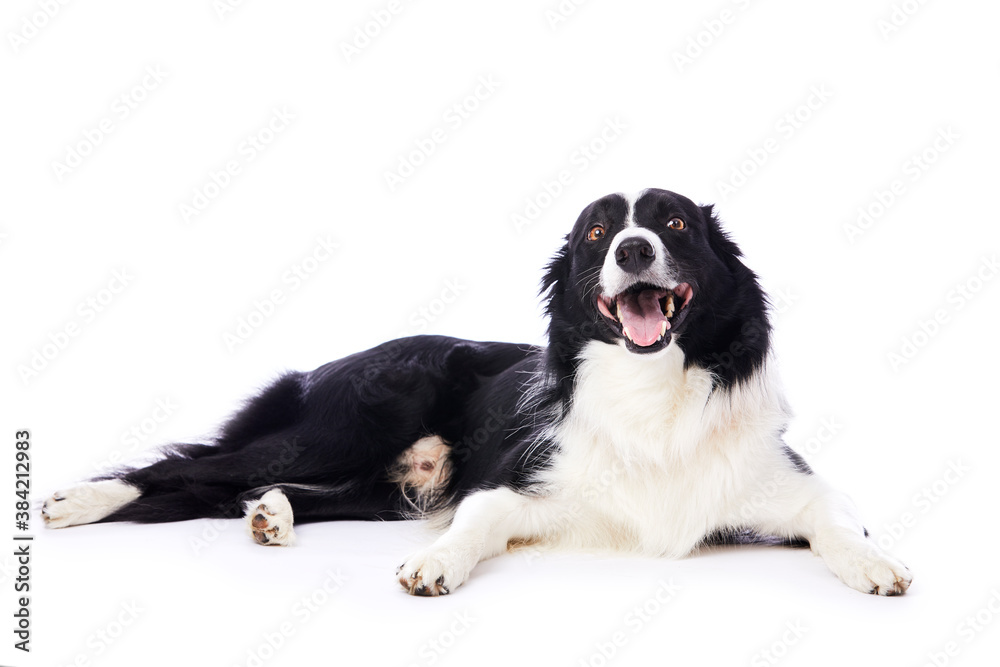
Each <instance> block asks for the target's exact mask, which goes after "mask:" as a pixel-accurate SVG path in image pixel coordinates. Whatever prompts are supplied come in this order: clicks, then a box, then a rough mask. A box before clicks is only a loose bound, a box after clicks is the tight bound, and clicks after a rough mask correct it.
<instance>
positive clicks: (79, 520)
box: [42, 479, 140, 528]
mask: <svg viewBox="0 0 1000 667" xmlns="http://www.w3.org/2000/svg"><path fill="white" fill-rule="evenodd" d="M139 495H140V492H139V489H137V488H136V487H134V486H132V485H131V484H126V483H125V482H123V481H121V480H117V479H106V480H102V481H100V482H84V483H83V484H78V485H76V486H73V487H70V488H69V489H66V490H65V491H56V492H55V493H54V494H53V495H52V497H50V498H49V499H48V500H46V501H45V502H44V503H43V504H42V518H43V519H44V520H45V525H46V526H48V527H49V528H65V527H67V526H79V525H82V524H85V523H94V522H95V521H100V520H101V519H103V518H104V517H106V516H109V515H110V514H113V513H114V512H115V510H117V509H119V508H121V507H124V506H125V505H128V504H129V503H130V502H132V501H133V500H135V499H136V498H138V497H139Z"/></svg>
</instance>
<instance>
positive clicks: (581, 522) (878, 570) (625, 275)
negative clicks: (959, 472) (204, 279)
mask: <svg viewBox="0 0 1000 667" xmlns="http://www.w3.org/2000/svg"><path fill="white" fill-rule="evenodd" d="M542 291H543V294H544V296H545V298H546V302H547V312H548V315H549V318H550V323H549V333H548V335H549V345H548V347H547V348H537V347H532V346H527V345H516V344H511V343H482V342H472V341H466V340H457V339H453V338H445V337H439V336H417V337H413V338H405V339H401V340H396V341H392V342H389V343H385V344H383V345H380V346H379V347H376V348H374V349H371V350H368V351H366V352H361V353H358V354H355V355H352V356H349V357H346V358H344V359H341V360H339V361H334V362H332V363H329V364H326V365H325V366H321V367H320V368H317V369H316V370H314V371H311V372H308V373H290V374H287V375H285V376H283V377H281V378H280V379H279V380H278V381H276V382H275V383H274V384H273V385H271V386H270V387H269V388H268V389H266V390H265V391H263V392H262V393H261V394H260V395H258V396H256V397H255V398H253V399H251V400H250V401H249V402H248V403H247V405H246V406H245V407H244V408H243V409H242V410H241V411H240V412H239V413H237V414H236V415H235V416H234V417H233V418H232V419H231V420H230V421H229V422H228V423H227V424H226V425H225V426H224V427H223V429H222V431H221V435H220V436H219V437H218V438H217V440H216V442H214V443H213V444H184V445H175V446H173V447H171V448H170V449H169V450H168V453H167V455H166V456H165V458H163V459H162V460H160V461H158V462H156V463H153V464H152V465H150V466H148V467H145V468H139V469H129V470H125V471H122V472H121V473H119V474H117V475H115V476H113V477H108V478H105V479H101V480H98V481H92V482H87V483H84V484H81V485H78V486H75V487H72V488H69V489H67V490H65V491H61V492H59V493H56V494H55V495H54V496H52V497H51V498H49V500H47V501H46V502H45V504H44V507H43V509H42V514H43V516H44V518H45V521H46V522H47V523H48V525H49V526H50V527H53V528H61V527H64V526H72V525H77V524H84V523H93V522H97V521H139V522H162V521H178V520H184V519H195V518H199V517H227V516H228V517H234V516H242V517H243V520H244V521H245V522H246V525H247V529H248V531H249V532H250V534H251V535H252V536H253V538H254V539H255V540H256V541H257V542H258V543H260V544H265V545H287V544H290V543H291V542H292V540H293V536H294V534H293V528H292V526H293V515H294V519H295V520H297V521H300V522H305V521H323V520H331V519H402V518H410V517H431V518H436V519H439V520H441V522H442V523H444V524H446V525H447V526H448V528H447V530H446V531H445V532H444V533H443V534H442V535H441V536H440V537H439V538H438V539H437V541H435V542H434V543H433V544H432V545H431V546H429V547H428V548H426V549H424V550H422V551H420V552H418V553H416V554H413V555H412V556H410V558H408V559H407V560H406V562H405V563H404V564H403V565H402V566H401V567H400V569H399V571H398V572H397V575H398V579H399V582H400V583H401V584H402V585H403V587H404V588H405V589H406V590H407V591H409V592H410V593H412V594H415V595H443V594H446V593H448V592H450V591H452V590H454V589H455V588H456V587H457V586H460V585H461V584H462V583H464V582H465V581H466V580H467V579H468V577H469V573H470V572H471V571H472V568H473V567H475V565H476V563H478V562H479V561H481V560H483V559H485V558H489V557H491V556H494V555H496V554H499V553H501V552H503V551H505V550H507V549H508V548H512V547H514V546H517V545H521V544H536V545H539V546H543V547H563V548H571V549H574V548H575V549H587V550H604V551H607V550H617V551H628V552H633V553H640V554H647V555H662V556H668V557H673V558H678V557H681V556H684V555H686V554H690V553H692V551H693V550H695V549H696V548H697V547H699V546H700V545H703V544H706V543H714V542H719V541H722V542H727V541H728V542H739V541H747V540H754V539H764V538H771V539H777V540H779V541H784V542H790V543H794V542H800V543H801V542H808V544H809V546H810V547H811V548H812V550H813V551H814V552H815V553H817V554H819V555H820V556H822V557H823V559H824V560H825V561H826V564H827V566H828V567H829V568H830V569H831V570H832V571H833V572H834V573H835V574H836V575H837V576H838V577H840V578H841V579H842V580H843V581H844V582H845V583H846V584H847V585H848V586H851V587H852V588H855V589H857V590H859V591H863V592H865V593H876V594H879V595H896V594H900V593H903V592H905V591H906V589H907V587H908V586H909V585H910V580H911V575H910V572H909V571H908V570H907V568H906V567H905V566H904V565H903V564H901V563H900V562H898V561H897V560H895V559H894V558H892V557H891V556H889V555H887V554H885V553H883V552H882V551H881V550H880V549H879V548H878V547H877V546H876V545H875V544H874V542H873V541H872V540H871V539H870V538H869V537H868V533H867V531H866V530H865V528H864V527H863V526H862V524H861V522H860V520H859V519H858V516H857V513H856V510H855V508H854V506H853V504H852V503H851V501H850V500H849V499H848V498H846V497H845V496H844V495H842V494H840V493H837V492H835V491H834V490H832V489H831V488H830V487H829V486H827V485H826V484H825V483H824V482H823V481H822V480H821V479H820V478H819V477H817V476H816V475H814V474H813V472H812V470H810V468H809V466H808V465H807V464H806V463H805V461H803V460H802V458H800V457H799V456H798V455H797V454H796V453H794V452H793V451H792V450H791V449H789V448H788V447H787V446H785V445H784V444H783V442H782V433H783V431H784V429H785V424H786V422H787V420H788V414H789V413H788V408H787V406H786V402H785V399H784V397H783V396H782V393H781V390H780V388H779V386H778V383H777V382H776V381H775V374H774V368H773V363H772V362H771V360H770V359H769V356H768V355H769V353H768V349H769V338H770V325H769V323H768V314H767V300H766V297H765V296H764V294H763V292H762V291H761V288H760V286H759V285H758V282H757V277H756V275H755V274H754V273H753V272H752V271H750V269H748V268H747V267H746V266H744V265H743V263H742V261H741V260H740V251H739V249H738V248H737V246H736V245H735V244H734V243H733V242H732V241H731V240H730V239H729V237H728V236H727V235H726V234H725V233H724V232H723V231H722V229H721V228H720V226H719V222H718V220H717V219H716V217H715V215H714V214H713V211H712V207H711V206H701V207H699V206H697V205H695V204H694V203H693V202H691V201H690V200H689V199H687V198H685V197H682V196H680V195H677V194H674V193H672V192H667V191H665V190H645V191H643V192H641V193H640V194H639V195H638V196H635V197H625V196H623V195H619V194H613V195H608V196H607V197H604V198H602V199H599V200H598V201H596V202H594V203H592V204H590V205H589V206H588V207H587V208H585V209H584V211H583V213H581V214H580V217H579V219H578V220H577V221H576V225H575V226H574V227H573V229H572V231H571V232H570V233H569V235H568V236H567V237H566V244H565V245H564V246H563V248H562V249H561V250H559V252H558V253H557V254H556V255H555V257H554V258H553V259H552V261H551V263H550V264H549V265H548V267H547V271H546V273H545V277H544V279H543V281H542Z"/></svg>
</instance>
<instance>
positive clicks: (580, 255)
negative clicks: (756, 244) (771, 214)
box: [543, 190, 766, 356]
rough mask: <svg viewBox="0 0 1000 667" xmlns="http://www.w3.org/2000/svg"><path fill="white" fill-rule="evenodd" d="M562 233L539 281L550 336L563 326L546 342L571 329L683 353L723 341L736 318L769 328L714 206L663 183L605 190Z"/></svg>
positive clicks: (580, 335)
mask: <svg viewBox="0 0 1000 667" xmlns="http://www.w3.org/2000/svg"><path fill="white" fill-rule="evenodd" d="M566 241H567V242H566V245H565V246H564V247H563V249H562V250H561V252H560V253H559V254H558V255H557V256H556V258H555V259H554V260H553V261H552V263H551V264H550V266H549V273H548V275H547V276H546V279H545V281H544V283H543V284H544V286H545V288H546V289H549V290H550V293H549V296H550V299H549V314H550V316H551V317H552V328H551V329H550V334H554V333H556V332H557V331H558V332H560V334H559V340H550V343H551V344H558V343H560V342H562V341H565V340H566V336H567V334H569V335H570V339H572V340H577V341H579V340H581V339H586V340H600V341H603V342H606V343H611V344H617V345H622V346H624V347H625V349H627V350H628V351H629V352H632V353H634V354H649V353H653V352H658V351H660V350H662V349H664V348H666V347H667V346H669V345H670V344H671V343H672V342H678V343H681V344H682V347H683V348H684V350H685V352H686V353H688V354H689V356H690V353H691V352H695V351H696V352H697V353H701V354H705V353H710V352H711V351H713V348H717V347H718V346H720V345H722V346H723V347H724V346H725V345H726V343H725V342H724V341H723V340H720V337H721V338H731V336H729V337H727V336H725V335H723V334H725V333H726V331H725V330H726V329H727V328H728V329H732V328H733V327H734V326H735V327H736V330H739V329H740V327H741V326H742V325H743V324H745V322H744V321H742V320H746V319H753V318H755V317H756V318H759V320H760V324H761V326H762V327H763V328H765V329H766V315H765V303H764V297H763V295H762V294H761V293H760V291H759V288H758V287H757V283H756V276H754V274H753V273H752V272H750V271H749V270H748V269H747V268H746V267H745V266H743V264H742V262H740V260H739V256H740V251H739V249H738V248H737V247H736V245H735V244H734V243H733V242H732V241H730V240H729V238H728V237H727V236H726V235H725V234H724V233H723V232H722V230H721V228H720V226H719V223H718V221H717V220H716V218H715V216H714V215H713V213H712V207H711V206H698V205H696V204H695V203H694V202H692V201H691V200H690V199H688V198H687V197H683V196H681V195H678V194H675V193H673V192H668V191H666V190H644V191H643V192H642V193H640V194H639V195H638V196H636V197H634V198H628V197H626V196H624V195H621V194H613V195H608V196H606V197H603V198H601V199H599V200H597V201H595V202H594V203H592V204H591V205H589V206H588V207H587V208H585V209H584V210H583V212H582V213H581V214H580V217H579V218H578V219H577V221H576V224H575V225H574V227H573V230H572V231H571V232H570V234H569V235H568V236H567V239H566ZM553 338H554V336H552V335H550V339H553ZM689 348H690V349H689ZM714 351H720V352H725V351H726V350H725V349H722V350H714Z"/></svg>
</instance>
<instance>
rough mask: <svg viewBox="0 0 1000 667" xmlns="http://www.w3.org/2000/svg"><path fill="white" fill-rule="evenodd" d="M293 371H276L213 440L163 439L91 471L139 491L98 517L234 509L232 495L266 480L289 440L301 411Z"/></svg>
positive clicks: (194, 514)
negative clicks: (123, 462)
mask: <svg viewBox="0 0 1000 667" xmlns="http://www.w3.org/2000/svg"><path fill="white" fill-rule="evenodd" d="M301 376H302V374H301V373H288V374H286V375H283V376H281V377H280V378H279V379H278V380H277V381H275V382H274V383H272V384H271V385H270V386H268V387H267V388H266V389H264V390H263V391H262V392H261V393H259V394H257V395H256V396H253V397H252V398H250V399H249V400H247V401H246V403H245V404H244V406H243V408H242V409H241V410H239V411H238V412H237V413H236V414H235V415H234V416H233V417H232V418H231V419H230V420H229V421H228V422H226V423H225V424H224V425H223V426H222V428H221V431H220V434H219V436H218V437H217V438H215V440H214V442H213V443H211V444H197V443H179V444H173V445H168V446H167V447H165V448H163V450H162V455H161V458H160V459H159V460H158V461H156V462H155V463H152V464H151V465H148V466H145V467H140V468H123V469H120V470H118V471H116V472H114V473H111V474H108V475H104V476H103V477H101V478H99V479H104V480H107V479H116V480H119V481H121V482H124V483H125V484H127V485H129V486H131V487H134V488H135V489H136V490H137V491H138V492H139V493H140V495H139V497H138V498H136V499H135V500H133V501H131V502H129V503H128V504H126V505H124V506H123V507H120V508H118V509H117V510H115V511H114V512H112V513H111V514H109V515H108V516H106V517H104V518H103V519H101V521H134V522H137V523H162V522H169V521H185V520H188V519H201V518H235V517H239V516H241V515H242V512H243V508H242V507H241V504H240V502H239V498H240V496H241V495H242V494H244V493H245V492H246V491H248V490H250V489H253V488H257V487H263V486H266V484H267V483H268V481H269V479H268V471H269V470H273V469H274V468H273V466H274V464H275V461H276V460H279V459H280V460H284V458H285V457H286V456H287V451H288V449H289V448H290V447H292V444H294V440H295V437H294V435H293V434H292V431H293V430H294V427H295V425H296V424H297V423H298V422H299V420H300V418H301V414H302V381H301V380H302V377H301ZM290 443H292V444H290ZM95 481H97V480H95Z"/></svg>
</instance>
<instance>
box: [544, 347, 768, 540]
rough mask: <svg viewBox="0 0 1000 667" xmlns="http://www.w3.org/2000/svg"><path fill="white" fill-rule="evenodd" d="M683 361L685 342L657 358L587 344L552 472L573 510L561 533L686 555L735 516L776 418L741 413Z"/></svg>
mask: <svg viewBox="0 0 1000 667" xmlns="http://www.w3.org/2000/svg"><path fill="white" fill-rule="evenodd" d="M683 362H684V359H683V353H682V352H681V350H680V349H679V348H677V346H676V345H671V346H670V347H668V348H667V349H666V350H665V351H664V352H663V353H661V354H658V355H656V357H654V358H643V357H636V356H635V355H632V354H630V353H628V352H626V351H625V350H619V349H618V348H616V347H613V346H609V345H601V344H598V345H594V346H592V347H591V348H589V349H588V350H587V354H586V357H585V361H584V362H583V363H582V364H581V367H580V371H579V375H578V383H577V387H576V391H575V393H574V402H573V406H572V408H571V412H570V414H569V415H568V417H567V418H566V420H565V421H564V422H563V424H562V426H561V427H560V429H559V431H558V432H557V438H558V440H559V444H560V451H559V454H558V455H557V456H556V457H555V460H554V461H553V465H552V468H551V470H550V471H549V472H548V473H547V474H546V476H545V480H546V481H547V482H548V483H549V485H550V486H549V488H550V490H551V492H552V499H553V501H554V502H553V506H558V508H559V509H556V510H555V511H561V512H564V513H566V515H567V520H566V521H564V522H561V523H560V524H559V525H560V526H561V530H560V534H559V535H556V536H554V541H556V542H557V543H568V544H569V545H572V546H574V547H598V548H607V547H608V546H611V547H612V548H615V549H620V550H627V551H638V552H641V553H646V554H649V555H668V556H673V557H679V556H683V555H685V554H687V553H688V552H690V551H691V549H692V548H694V547H695V546H696V545H697V544H698V542H699V541H701V539H702V538H703V537H704V536H705V534H706V533H708V532H711V531H712V530H714V529H715V528H717V527H718V526H722V525H726V524H727V523H729V522H730V521H731V519H732V516H733V513H734V507H735V506H736V505H737V504H738V499H739V498H740V497H741V496H742V495H743V493H744V491H745V487H746V482H745V481H744V479H745V478H746V476H747V475H746V471H747V469H752V468H753V465H752V462H751V459H752V458H753V454H754V452H755V451H758V450H759V449H760V446H762V444H763V443H764V441H765V440H766V439H767V436H768V435H769V434H770V431H771V429H772V427H773V426H772V424H771V421H772V420H771V419H764V420H760V419H759V417H760V415H757V416H756V418H753V419H750V420H749V421H747V420H744V419H741V418H740V417H741V416H742V415H739V414H738V413H734V411H733V406H732V403H731V402H729V401H720V400H719V399H718V395H717V394H713V393H712V377H711V375H710V374H709V373H708V372H707V371H704V370H701V369H688V370H686V371H685V370H684V368H683ZM758 412H759V411H758ZM748 416H750V415H748ZM762 429H763V430H762ZM764 431H767V434H764Z"/></svg>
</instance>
